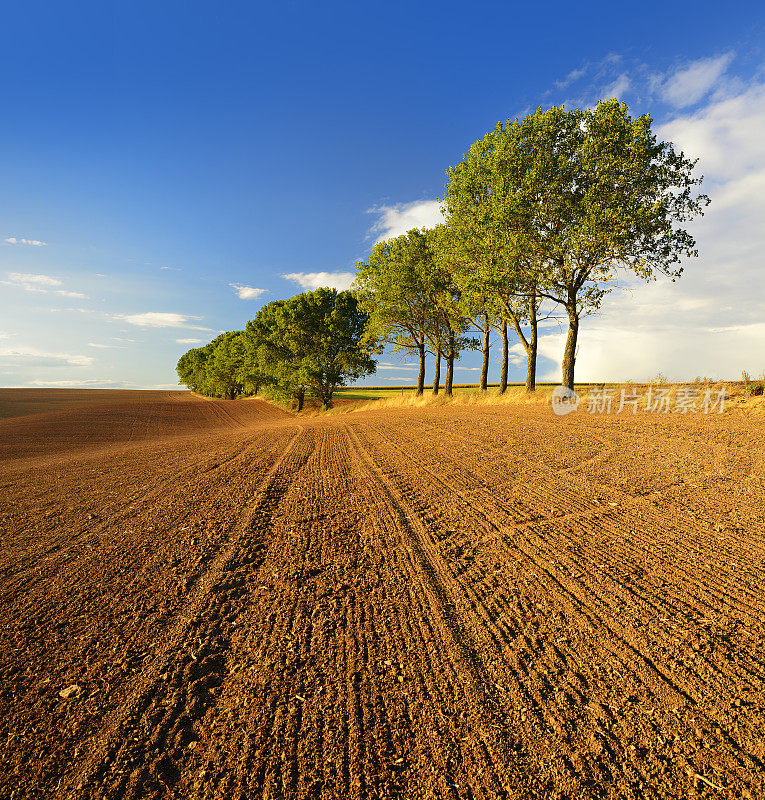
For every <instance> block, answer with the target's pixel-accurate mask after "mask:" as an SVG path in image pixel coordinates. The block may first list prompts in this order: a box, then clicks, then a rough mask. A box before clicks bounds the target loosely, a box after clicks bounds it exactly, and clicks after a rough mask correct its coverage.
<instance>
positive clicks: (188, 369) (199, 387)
mask: <svg viewBox="0 0 765 800" xmlns="http://www.w3.org/2000/svg"><path fill="white" fill-rule="evenodd" d="M208 352H209V351H207V350H206V349H205V348H204V347H194V348H192V349H191V350H187V351H186V352H185V353H184V354H183V355H182V356H181V357H180V358H179V359H178V365H177V366H176V368H175V371H176V372H177V373H178V381H179V383H182V384H183V385H184V386H187V387H188V388H189V389H191V391H192V392H200V393H202V394H204V393H205V388H206V386H205V384H206V381H207V373H206V371H205V363H206V361H207V354H208Z"/></svg>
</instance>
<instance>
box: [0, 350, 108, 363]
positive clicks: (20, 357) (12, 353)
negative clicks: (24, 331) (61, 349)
mask: <svg viewBox="0 0 765 800" xmlns="http://www.w3.org/2000/svg"><path fill="white" fill-rule="evenodd" d="M92 363H93V359H92V358H91V357H90V356H82V355H75V354H72V353H50V352H45V351H43V350H39V349H38V348H36V347H26V346H24V345H18V346H15V347H0V366H3V367H18V366H27V367H29V366H35V367H89V366H90V365H91V364H92Z"/></svg>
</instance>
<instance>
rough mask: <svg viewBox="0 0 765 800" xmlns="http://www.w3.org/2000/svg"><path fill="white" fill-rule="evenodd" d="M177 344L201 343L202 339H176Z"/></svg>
mask: <svg viewBox="0 0 765 800" xmlns="http://www.w3.org/2000/svg"><path fill="white" fill-rule="evenodd" d="M175 341H176V342H178V344H202V342H203V341H204V339H176V340H175Z"/></svg>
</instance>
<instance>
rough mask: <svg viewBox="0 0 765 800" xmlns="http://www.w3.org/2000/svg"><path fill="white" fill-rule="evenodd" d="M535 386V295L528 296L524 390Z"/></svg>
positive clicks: (533, 388)
mask: <svg viewBox="0 0 765 800" xmlns="http://www.w3.org/2000/svg"><path fill="white" fill-rule="evenodd" d="M536 388H537V296H536V294H532V295H531V297H530V298H529V342H528V347H527V348H526V391H527V392H533V391H534V390H535V389H536Z"/></svg>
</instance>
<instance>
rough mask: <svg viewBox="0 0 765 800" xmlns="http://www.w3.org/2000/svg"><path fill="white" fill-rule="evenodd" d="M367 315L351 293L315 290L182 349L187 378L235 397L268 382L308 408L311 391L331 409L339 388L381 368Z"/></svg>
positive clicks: (181, 370)
mask: <svg viewBox="0 0 765 800" xmlns="http://www.w3.org/2000/svg"><path fill="white" fill-rule="evenodd" d="M367 321H368V317H367V315H366V314H364V313H363V312H361V311H360V310H359V308H358V302H357V300H356V297H355V296H354V295H353V294H352V293H351V292H348V291H345V292H338V291H337V290H336V289H317V290H316V291H314V292H306V293H304V294H299V295H296V296H295V297H291V298H289V299H287V300H276V301H274V302H272V303H268V304H267V305H265V306H264V307H263V308H262V309H261V310H260V311H259V312H258V313H257V314H256V316H255V318H254V319H252V320H250V321H249V322H248V323H247V325H246V327H245V330H243V331H231V332H229V333H224V334H221V335H220V336H218V337H217V338H216V339H214V340H213V341H212V342H210V343H209V344H207V345H205V346H204V347H201V348H195V349H192V350H189V351H188V352H187V353H184V355H183V356H181V358H180V360H179V361H178V367H177V372H178V377H179V379H180V381H181V383H183V384H185V385H186V386H188V387H189V388H190V389H193V390H194V391H198V392H200V393H201V394H207V395H211V396H215V397H227V398H230V399H234V398H235V397H237V396H239V395H242V394H254V393H257V391H258V390H259V389H260V388H261V387H263V388H265V389H267V390H268V391H270V393H271V394H273V395H275V396H279V397H286V398H292V399H294V400H295V402H296V403H297V406H298V408H302V407H303V402H304V400H305V397H306V395H309V396H314V397H317V398H319V400H320V401H321V403H322V405H323V406H324V407H329V405H330V404H331V402H332V395H333V393H334V391H335V389H336V388H337V387H338V386H343V385H345V383H346V382H347V381H348V380H357V379H358V378H360V377H361V376H363V375H370V374H372V373H373V372H374V371H375V361H374V359H373V358H372V354H373V352H374V342H373V341H372V340H370V339H369V337H368V336H366V325H367Z"/></svg>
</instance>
